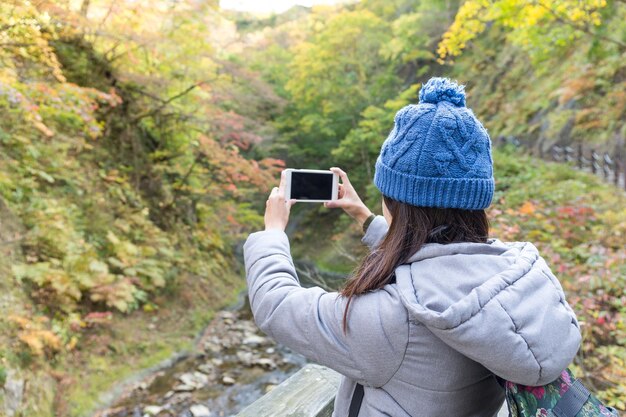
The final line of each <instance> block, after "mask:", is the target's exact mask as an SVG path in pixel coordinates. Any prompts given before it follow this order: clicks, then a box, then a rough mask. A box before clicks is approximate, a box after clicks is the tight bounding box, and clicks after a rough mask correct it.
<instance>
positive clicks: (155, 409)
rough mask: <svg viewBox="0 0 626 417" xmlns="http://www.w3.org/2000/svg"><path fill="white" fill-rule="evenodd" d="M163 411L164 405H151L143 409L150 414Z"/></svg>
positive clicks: (154, 414) (153, 414)
mask: <svg viewBox="0 0 626 417" xmlns="http://www.w3.org/2000/svg"><path fill="white" fill-rule="evenodd" d="M161 411H163V407H159V406H158V405H149V406H147V407H144V409H143V412H144V413H145V414H147V415H149V416H156V415H157V414H159V413H160V412H161Z"/></svg>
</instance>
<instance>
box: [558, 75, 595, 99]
mask: <svg viewBox="0 0 626 417" xmlns="http://www.w3.org/2000/svg"><path fill="white" fill-rule="evenodd" d="M595 85H596V75H595V74H594V72H593V71H592V70H589V71H583V76H581V77H578V78H572V79H568V80H566V81H565V83H564V85H563V87H562V88H560V89H559V90H557V91H556V93H557V94H559V105H560V106H562V105H564V104H565V103H567V102H569V101H570V100H571V99H573V98H577V97H581V96H582V95H584V94H585V93H586V92H587V91H589V90H592V89H593V88H594V87H595Z"/></svg>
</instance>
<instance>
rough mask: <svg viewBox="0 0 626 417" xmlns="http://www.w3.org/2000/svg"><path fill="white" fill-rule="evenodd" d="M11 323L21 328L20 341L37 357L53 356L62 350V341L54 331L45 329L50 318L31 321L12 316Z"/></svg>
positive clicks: (18, 336) (19, 332)
mask: <svg viewBox="0 0 626 417" xmlns="http://www.w3.org/2000/svg"><path fill="white" fill-rule="evenodd" d="M8 319H9V321H10V322H12V323H14V324H15V325H17V326H18V327H19V331H18V333H17V338H18V340H19V341H20V342H21V343H22V344H24V345H25V346H26V347H28V349H29V350H30V352H31V353H32V354H33V355H35V356H43V355H45V354H53V353H55V352H58V351H59V350H61V339H60V338H59V337H58V336H57V335H56V334H55V333H53V332H52V331H50V330H48V329H46V328H44V326H45V325H47V324H48V321H49V320H48V318H47V317H45V316H39V317H36V318H35V319H30V318H27V317H23V316H18V315H11V316H9V317H8Z"/></svg>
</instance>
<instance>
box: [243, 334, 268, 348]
mask: <svg viewBox="0 0 626 417" xmlns="http://www.w3.org/2000/svg"><path fill="white" fill-rule="evenodd" d="M242 343H243V344H244V345H248V346H263V345H266V344H268V340H267V338H266V337H262V336H259V335H256V334H253V335H250V336H248V337H246V338H245V339H243V342H242Z"/></svg>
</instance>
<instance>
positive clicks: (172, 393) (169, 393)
mask: <svg viewBox="0 0 626 417" xmlns="http://www.w3.org/2000/svg"><path fill="white" fill-rule="evenodd" d="M173 395H174V391H172V390H170V391H168V392H166V393H165V395H164V396H163V398H165V399H166V400H167V399H169V398H171V397H172V396H173Z"/></svg>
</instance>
